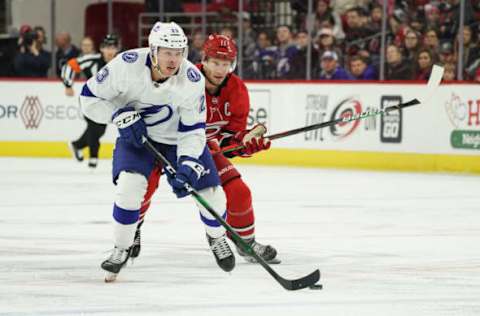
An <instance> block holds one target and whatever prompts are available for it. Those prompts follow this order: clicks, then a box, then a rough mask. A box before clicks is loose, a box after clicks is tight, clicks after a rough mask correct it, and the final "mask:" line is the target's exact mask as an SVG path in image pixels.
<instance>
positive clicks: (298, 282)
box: [143, 137, 320, 291]
mask: <svg viewBox="0 0 480 316" xmlns="http://www.w3.org/2000/svg"><path fill="white" fill-rule="evenodd" d="M143 145H144V146H145V148H147V150H148V151H150V153H151V154H152V155H153V156H154V157H155V158H156V159H157V160H159V161H161V162H162V164H163V166H164V169H165V171H166V172H167V173H169V174H170V175H171V176H175V174H176V170H175V168H173V166H172V164H171V163H170V161H168V160H167V158H165V156H163V155H162V153H160V152H159V151H158V150H157V148H155V146H154V145H153V144H152V143H151V142H150V141H149V140H148V139H147V138H146V137H143ZM184 187H185V189H187V191H188V192H190V193H191V194H192V196H193V198H194V199H195V200H196V201H197V202H198V203H200V204H201V205H202V206H203V207H204V208H205V209H206V210H207V211H208V212H209V213H210V214H211V215H212V216H213V217H215V219H216V220H217V221H218V222H219V223H220V225H222V226H223V227H224V228H225V229H226V230H227V231H228V232H229V233H230V235H231V238H232V239H233V240H234V241H235V243H236V244H237V245H238V246H239V247H240V248H241V249H242V250H243V251H244V252H246V253H247V254H248V255H250V256H252V257H253V258H255V259H256V260H257V262H258V263H259V264H260V265H261V266H262V267H263V268H264V269H265V270H267V272H268V273H269V274H270V275H271V276H272V277H273V278H274V279H275V280H276V281H277V282H278V283H280V285H281V286H283V288H284V289H286V290H289V291H293V290H300V289H304V288H306V287H309V288H311V289H319V288H320V284H316V283H317V282H318V281H319V280H320V270H318V269H317V270H315V271H313V272H312V273H310V274H309V275H307V276H304V277H302V278H299V279H295V280H288V279H284V278H283V277H281V276H280V275H279V274H278V273H277V272H276V271H275V270H273V269H272V268H271V267H270V266H269V265H268V263H267V262H266V261H265V260H264V259H263V258H262V257H260V256H259V255H257V253H256V252H255V251H254V250H253V248H252V247H251V246H250V245H249V244H247V243H246V242H245V240H243V238H242V237H240V235H239V234H238V233H237V232H236V231H235V230H234V229H233V228H232V227H231V226H230V225H229V224H228V223H227V222H226V221H225V220H224V219H223V218H222V217H221V216H220V215H218V212H217V211H215V210H214V209H213V208H212V207H211V206H210V203H208V201H207V200H205V199H204V198H203V197H202V196H201V195H200V194H199V193H198V192H197V191H196V190H195V189H194V188H193V187H192V186H191V185H190V184H188V183H185V185H184Z"/></svg>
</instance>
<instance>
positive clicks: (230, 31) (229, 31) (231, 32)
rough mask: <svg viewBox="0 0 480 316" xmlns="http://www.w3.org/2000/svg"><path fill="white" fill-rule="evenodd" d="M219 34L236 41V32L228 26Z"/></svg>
mask: <svg viewBox="0 0 480 316" xmlns="http://www.w3.org/2000/svg"><path fill="white" fill-rule="evenodd" d="M219 34H220V35H225V36H227V37H230V38H233V39H235V31H234V30H233V29H232V28H231V27H228V26H225V27H223V28H222V29H221V30H220V33H219Z"/></svg>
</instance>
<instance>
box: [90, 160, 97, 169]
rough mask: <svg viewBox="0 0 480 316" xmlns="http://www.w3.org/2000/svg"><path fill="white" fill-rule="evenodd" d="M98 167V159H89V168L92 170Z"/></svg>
mask: <svg viewBox="0 0 480 316" xmlns="http://www.w3.org/2000/svg"><path fill="white" fill-rule="evenodd" d="M97 165H98V158H90V159H88V167H89V168H91V169H95V168H96V167H97Z"/></svg>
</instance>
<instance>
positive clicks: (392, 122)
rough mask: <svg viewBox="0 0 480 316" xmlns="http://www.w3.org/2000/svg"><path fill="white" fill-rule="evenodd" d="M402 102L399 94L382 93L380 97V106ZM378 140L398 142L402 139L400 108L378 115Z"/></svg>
mask: <svg viewBox="0 0 480 316" xmlns="http://www.w3.org/2000/svg"><path fill="white" fill-rule="evenodd" d="M400 103H402V97H401V96H399V95H384V96H382V98H381V99H380V107H381V109H382V110H384V109H385V108H387V107H390V106H395V105H398V104H400ZM380 141H381V142H382V143H400V142H401V141H402V110H401V109H400V110H398V111H389V112H388V113H383V115H382V116H381V117H380Z"/></svg>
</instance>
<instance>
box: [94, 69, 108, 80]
mask: <svg viewBox="0 0 480 316" xmlns="http://www.w3.org/2000/svg"><path fill="white" fill-rule="evenodd" d="M109 73H110V71H109V70H108V67H106V66H105V67H103V68H102V69H101V70H100V71H99V72H97V74H96V75H95V80H96V81H97V82H98V83H102V82H104V81H105V79H106V78H107V77H108V75H109Z"/></svg>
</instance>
